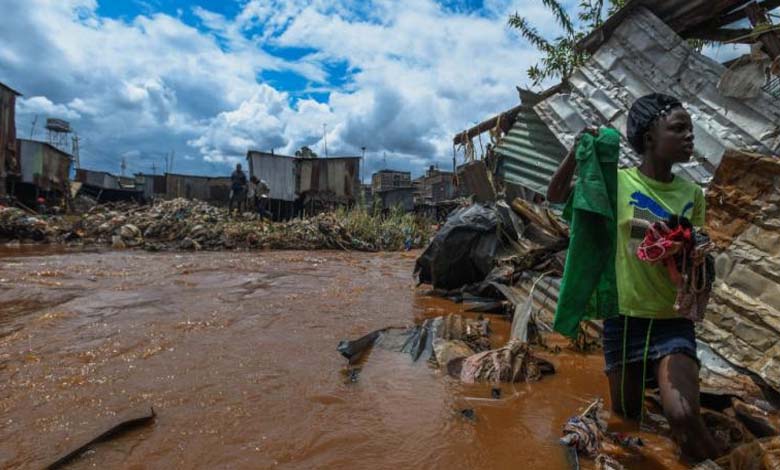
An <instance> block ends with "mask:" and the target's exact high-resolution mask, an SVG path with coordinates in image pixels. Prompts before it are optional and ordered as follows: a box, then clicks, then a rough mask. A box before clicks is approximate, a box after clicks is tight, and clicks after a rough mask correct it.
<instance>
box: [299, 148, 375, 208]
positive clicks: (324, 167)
mask: <svg viewBox="0 0 780 470" xmlns="http://www.w3.org/2000/svg"><path fill="white" fill-rule="evenodd" d="M297 168H298V172H297V193H298V198H299V201H300V203H301V205H302V208H303V209H304V210H307V211H309V212H310V213H311V212H319V211H321V210H324V209H332V208H334V207H336V206H352V205H354V204H355V203H356V202H357V201H358V198H359V197H360V196H359V195H360V192H361V187H360V157H329V158H299V159H298V160H297Z"/></svg>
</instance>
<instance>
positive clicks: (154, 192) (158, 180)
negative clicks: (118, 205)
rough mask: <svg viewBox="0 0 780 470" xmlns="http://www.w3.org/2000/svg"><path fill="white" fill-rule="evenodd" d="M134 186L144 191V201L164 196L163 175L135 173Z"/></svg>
mask: <svg viewBox="0 0 780 470" xmlns="http://www.w3.org/2000/svg"><path fill="white" fill-rule="evenodd" d="M135 182H136V187H138V188H139V189H140V190H141V191H143V193H144V200H145V201H146V202H151V201H154V200H155V199H163V198H165V175H154V174H152V175H149V174H146V173H136V174H135Z"/></svg>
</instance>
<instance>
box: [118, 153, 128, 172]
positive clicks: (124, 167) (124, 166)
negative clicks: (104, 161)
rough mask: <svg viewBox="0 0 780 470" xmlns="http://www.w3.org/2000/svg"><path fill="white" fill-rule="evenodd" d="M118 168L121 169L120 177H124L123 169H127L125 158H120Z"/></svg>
mask: <svg viewBox="0 0 780 470" xmlns="http://www.w3.org/2000/svg"><path fill="white" fill-rule="evenodd" d="M119 168H121V169H122V176H125V169H126V168H127V160H125V157H122V163H120V164H119Z"/></svg>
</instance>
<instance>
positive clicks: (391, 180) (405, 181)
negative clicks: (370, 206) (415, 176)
mask: <svg viewBox="0 0 780 470" xmlns="http://www.w3.org/2000/svg"><path fill="white" fill-rule="evenodd" d="M411 185H412V173H411V172H408V171H396V170H387V169H385V170H379V171H377V172H376V173H374V174H373V175H371V188H372V189H373V191H374V192H378V191H387V190H388V189H396V188H408V187H409V186H411Z"/></svg>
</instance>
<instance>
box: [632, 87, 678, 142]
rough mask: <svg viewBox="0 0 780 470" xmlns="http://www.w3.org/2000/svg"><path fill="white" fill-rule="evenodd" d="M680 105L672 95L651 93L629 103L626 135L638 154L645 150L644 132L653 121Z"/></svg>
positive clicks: (645, 132)
mask: <svg viewBox="0 0 780 470" xmlns="http://www.w3.org/2000/svg"><path fill="white" fill-rule="evenodd" d="M678 107H682V103H681V102H680V100H678V99H677V98H675V97H673V96H669V95H662V94H660V93H653V94H650V95H646V96H643V97H641V98H639V99H638V100H636V101H635V102H634V104H633V105H631V111H629V112H628V122H627V123H626V136H627V137H628V142H629V143H630V144H631V147H633V148H634V150H636V152H637V153H638V154H640V155H641V154H643V153H644V152H645V134H647V131H648V130H650V128H651V127H652V126H653V124H654V123H655V121H656V120H657V119H658V118H659V117H661V116H665V115H667V114H669V112H670V111H671V110H672V109H674V108H678Z"/></svg>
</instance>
